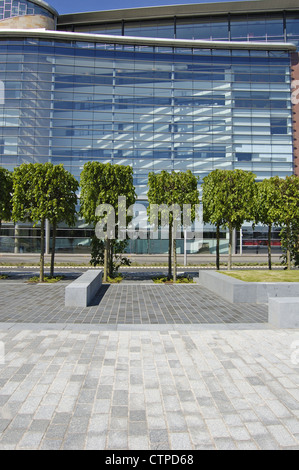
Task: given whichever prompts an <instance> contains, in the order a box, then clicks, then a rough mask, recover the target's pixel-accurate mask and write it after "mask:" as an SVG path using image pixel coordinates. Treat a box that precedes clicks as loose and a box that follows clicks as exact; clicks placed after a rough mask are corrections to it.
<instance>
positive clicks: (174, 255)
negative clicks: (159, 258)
mask: <svg viewBox="0 0 299 470" xmlns="http://www.w3.org/2000/svg"><path fill="white" fill-rule="evenodd" d="M172 246H173V282H176V271H177V255H176V238H175V233H174V234H173V244H172Z"/></svg>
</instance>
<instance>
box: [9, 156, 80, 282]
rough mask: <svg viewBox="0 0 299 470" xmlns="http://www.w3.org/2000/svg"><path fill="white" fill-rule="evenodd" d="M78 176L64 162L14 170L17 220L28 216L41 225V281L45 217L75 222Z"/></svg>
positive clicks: (55, 221) (34, 222)
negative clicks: (68, 169)
mask: <svg viewBox="0 0 299 470" xmlns="http://www.w3.org/2000/svg"><path fill="white" fill-rule="evenodd" d="M77 189H78V183H77V181H76V180H75V178H74V177H73V176H72V175H71V174H70V173H68V172H67V171H66V170H64V168H63V165H57V166H55V165H53V164H52V163H24V164H22V165H20V166H19V167H17V168H15V169H14V172H13V210H12V218H13V220H14V221H16V222H17V221H25V220H29V221H31V222H33V224H34V225H36V224H37V223H40V227H41V254H40V281H43V279H44V251H45V221H46V219H48V220H49V221H50V222H51V223H53V224H55V226H56V224H57V223H58V222H61V221H65V222H66V223H67V224H70V225H72V224H74V222H75V212H76V210H75V209H76V202H77V197H76V194H75V192H76V190H77Z"/></svg>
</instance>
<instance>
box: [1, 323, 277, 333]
mask: <svg viewBox="0 0 299 470" xmlns="http://www.w3.org/2000/svg"><path fill="white" fill-rule="evenodd" d="M278 329H279V328H276V327H275V326H273V325H270V324H269V323H188V324H181V323H163V324H161V323H160V324H147V323H146V324H139V323H117V324H111V323H101V324H88V323H83V324H81V323H20V322H14V323H4V322H0V331H1V330H8V331H14V330H37V331H38V330H77V331H78V330H88V331H110V330H113V331H130V330H132V331H160V330H161V331H198V330H231V331H236V330H273V331H274V330H278Z"/></svg>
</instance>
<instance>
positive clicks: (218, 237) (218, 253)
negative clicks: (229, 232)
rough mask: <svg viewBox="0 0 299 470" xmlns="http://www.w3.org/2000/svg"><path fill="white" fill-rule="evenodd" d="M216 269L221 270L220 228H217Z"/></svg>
mask: <svg viewBox="0 0 299 470" xmlns="http://www.w3.org/2000/svg"><path fill="white" fill-rule="evenodd" d="M216 269H217V270H218V271H219V269H220V226H219V224H217V226H216Z"/></svg>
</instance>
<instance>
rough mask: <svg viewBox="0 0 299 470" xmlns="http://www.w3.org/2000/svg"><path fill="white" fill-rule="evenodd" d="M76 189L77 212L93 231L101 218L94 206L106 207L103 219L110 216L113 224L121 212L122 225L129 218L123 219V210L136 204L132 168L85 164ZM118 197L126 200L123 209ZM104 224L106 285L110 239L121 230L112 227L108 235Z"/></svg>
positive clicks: (108, 273) (109, 258)
mask: <svg viewBox="0 0 299 470" xmlns="http://www.w3.org/2000/svg"><path fill="white" fill-rule="evenodd" d="M80 186H81V195H80V202H81V208H80V213H81V215H82V216H83V217H84V219H85V221H86V222H87V223H88V224H93V225H94V227H95V228H96V226H97V224H98V223H103V221H104V220H105V216H104V214H103V213H99V211H98V207H99V206H101V205H106V206H107V207H106V218H107V217H108V218H109V217H110V216H112V217H113V220H114V221H116V220H118V219H119V216H120V215H121V214H124V213H125V219H126V220H125V222H127V221H128V220H129V219H130V218H129V217H127V213H126V210H127V208H128V207H129V206H131V205H133V204H134V203H135V201H136V193H135V187H134V185H133V169H132V168H131V167H130V166H126V165H111V164H110V163H106V164H105V163H100V162H87V163H85V165H84V167H83V171H82V172H81V177H80ZM120 196H124V197H125V198H126V201H125V202H126V207H124V202H122V203H121V204H122V205H119V197H120ZM108 205H109V206H110V207H108ZM111 208H112V209H111ZM103 209H105V207H104V208H103ZM106 225H107V230H106V234H105V237H104V241H105V247H104V276H103V280H104V282H107V278H108V275H112V266H113V263H112V262H111V260H112V259H113V255H114V252H113V245H112V244H111V240H114V239H115V238H117V237H118V236H119V233H118V232H119V231H120V230H121V229H123V227H117V226H116V225H114V227H113V228H114V229H116V230H115V232H114V230H113V233H110V231H109V230H108V224H106ZM121 238H122V237H121Z"/></svg>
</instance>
